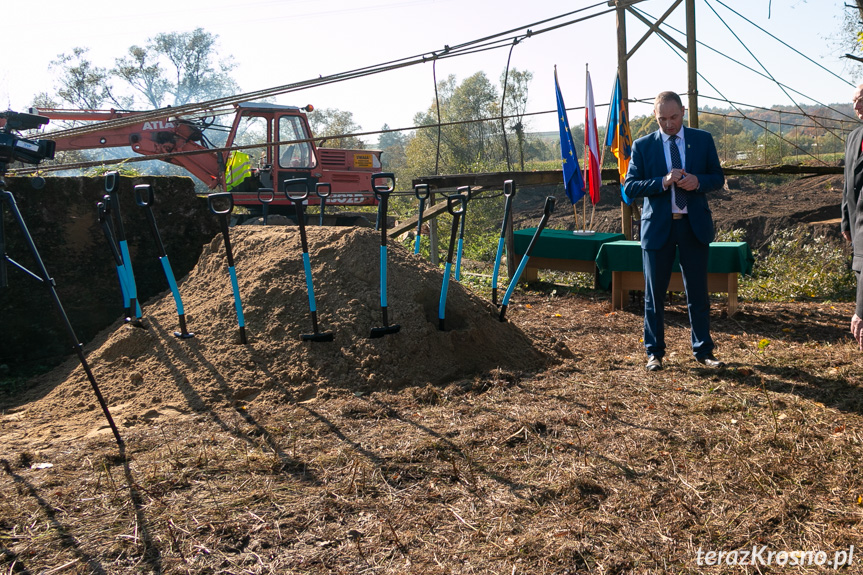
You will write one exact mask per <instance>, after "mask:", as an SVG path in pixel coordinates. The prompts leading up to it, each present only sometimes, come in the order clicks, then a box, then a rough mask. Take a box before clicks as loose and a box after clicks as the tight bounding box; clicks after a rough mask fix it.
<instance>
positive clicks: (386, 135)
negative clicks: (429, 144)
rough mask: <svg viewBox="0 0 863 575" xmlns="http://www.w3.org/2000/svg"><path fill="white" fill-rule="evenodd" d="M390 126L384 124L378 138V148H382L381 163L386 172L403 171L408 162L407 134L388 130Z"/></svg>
mask: <svg viewBox="0 0 863 575" xmlns="http://www.w3.org/2000/svg"><path fill="white" fill-rule="evenodd" d="M389 129H390V127H389V126H388V125H387V124H384V125H383V127H381V131H382V132H383V133H382V134H381V135H380V137H379V138H378V146H377V147H378V149H379V150H381V152H382V153H381V164H382V167H383V170H384V171H386V172H396V173H397V175H398V172H401V171H402V169H404V167H405V164H406V162H407V156H406V154H405V147H406V145H407V136H405V135H404V134H403V133H401V132H387V130H389Z"/></svg>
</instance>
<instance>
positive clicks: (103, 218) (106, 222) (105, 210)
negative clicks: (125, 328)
mask: <svg viewBox="0 0 863 575" xmlns="http://www.w3.org/2000/svg"><path fill="white" fill-rule="evenodd" d="M103 200H104V201H101V202H97V203H96V209H97V210H98V212H99V216H98V217H99V225H101V226H102V231H103V232H104V233H105V239H106V240H107V241H108V248H109V249H110V250H111V255H112V256H113V257H114V265H115V266H116V267H117V279H118V280H119V282H120V291H121V292H122V293H123V307H124V308H125V310H126V312H125V316H124V317H125V318H126V321H127V322H129V321H131V320H132V313H133V312H132V308H130V307H129V289H128V288H127V287H126V272H125V271H124V270H123V257H122V256H121V255H120V251H119V249H118V248H117V242H116V240H114V232H113V230H112V229H111V217H110V214H111V197H110V196H105V197H104V198H103ZM136 308H137V309H136V310H135V311H136V312H137V314H138V315H139V316H140V315H141V311H140V304H137V305H136Z"/></svg>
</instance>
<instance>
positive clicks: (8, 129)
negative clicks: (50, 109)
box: [0, 110, 55, 164]
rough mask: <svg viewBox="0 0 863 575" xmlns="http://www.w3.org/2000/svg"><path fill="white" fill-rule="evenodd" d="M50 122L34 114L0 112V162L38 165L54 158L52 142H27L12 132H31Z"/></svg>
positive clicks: (9, 111)
mask: <svg viewBox="0 0 863 575" xmlns="http://www.w3.org/2000/svg"><path fill="white" fill-rule="evenodd" d="M49 121H50V120H49V119H48V118H46V117H45V116H37V115H36V114H23V113H20V112H13V111H12V110H7V111H5V112H0V126H2V130H1V131H0V162H4V163H8V162H15V161H18V162H24V163H26V164H38V163H39V162H41V161H42V160H51V159H53V158H54V146H55V144H54V140H28V139H27V138H22V137H21V136H19V135H16V134H14V133H12V132H13V130H15V131H17V130H33V129H35V128H38V127H40V126H44V125H45V124H47V123H48V122H49Z"/></svg>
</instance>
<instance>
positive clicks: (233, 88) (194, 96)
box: [51, 28, 240, 109]
mask: <svg viewBox="0 0 863 575" xmlns="http://www.w3.org/2000/svg"><path fill="white" fill-rule="evenodd" d="M217 40H218V36H217V35H215V34H210V33H209V32H205V31H204V30H202V29H201V28H197V29H196V30H194V31H193V32H171V33H166V34H158V35H157V36H155V37H154V38H151V39H150V40H148V42H147V44H146V46H144V47H141V46H131V47H130V48H129V49H128V51H127V55H126V56H125V57H122V58H118V59H117V60H116V61H115V66H114V67H113V68H111V69H107V68H103V67H101V66H96V65H94V64H93V63H92V62H91V61H90V60H89V59H88V58H87V52H88V49H87V48H81V47H76V48H73V49H72V51H71V53H69V54H60V55H59V56H58V57H57V59H56V60H54V61H53V62H51V68H52V69H54V70H56V71H57V72H58V76H59V87H58V90H57V98H59V100H61V101H62V102H63V103H65V104H70V105H72V106H74V107H76V108H85V109H96V108H101V107H104V106H105V105H106V104H107V105H112V106H116V107H119V108H132V107H134V106H135V105H136V104H143V105H145V106H146V107H153V108H161V107H163V106H165V105H168V104H170V105H173V106H180V105H183V104H188V103H190V102H198V101H205V100H211V99H214V98H220V97H223V96H229V95H231V94H235V93H237V92H239V90H240V89H239V86H238V85H237V83H236V82H235V81H234V80H233V79H232V78H231V77H230V72H231V71H232V70H233V69H234V68H235V67H236V65H235V64H234V63H233V62H232V60H231V58H222V57H220V56H219V54H218V52H217V50H216V42H217ZM116 80H119V83H116V84H115V81H116ZM141 97H143V102H139V98H141Z"/></svg>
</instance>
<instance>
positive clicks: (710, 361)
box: [695, 353, 725, 369]
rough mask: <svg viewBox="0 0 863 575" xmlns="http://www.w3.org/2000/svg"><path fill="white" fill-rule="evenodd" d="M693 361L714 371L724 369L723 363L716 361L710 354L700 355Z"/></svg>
mask: <svg viewBox="0 0 863 575" xmlns="http://www.w3.org/2000/svg"><path fill="white" fill-rule="evenodd" d="M695 361H697V362H698V363H701V364H704V365H706V366H707V367H713V368H716V369H719V368H722V367H725V363H724V362H721V361H719V360H718V359H716V357H715V356H714V355H713V354H712V353H708V354H707V355H702V356H700V357H696V358H695Z"/></svg>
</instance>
